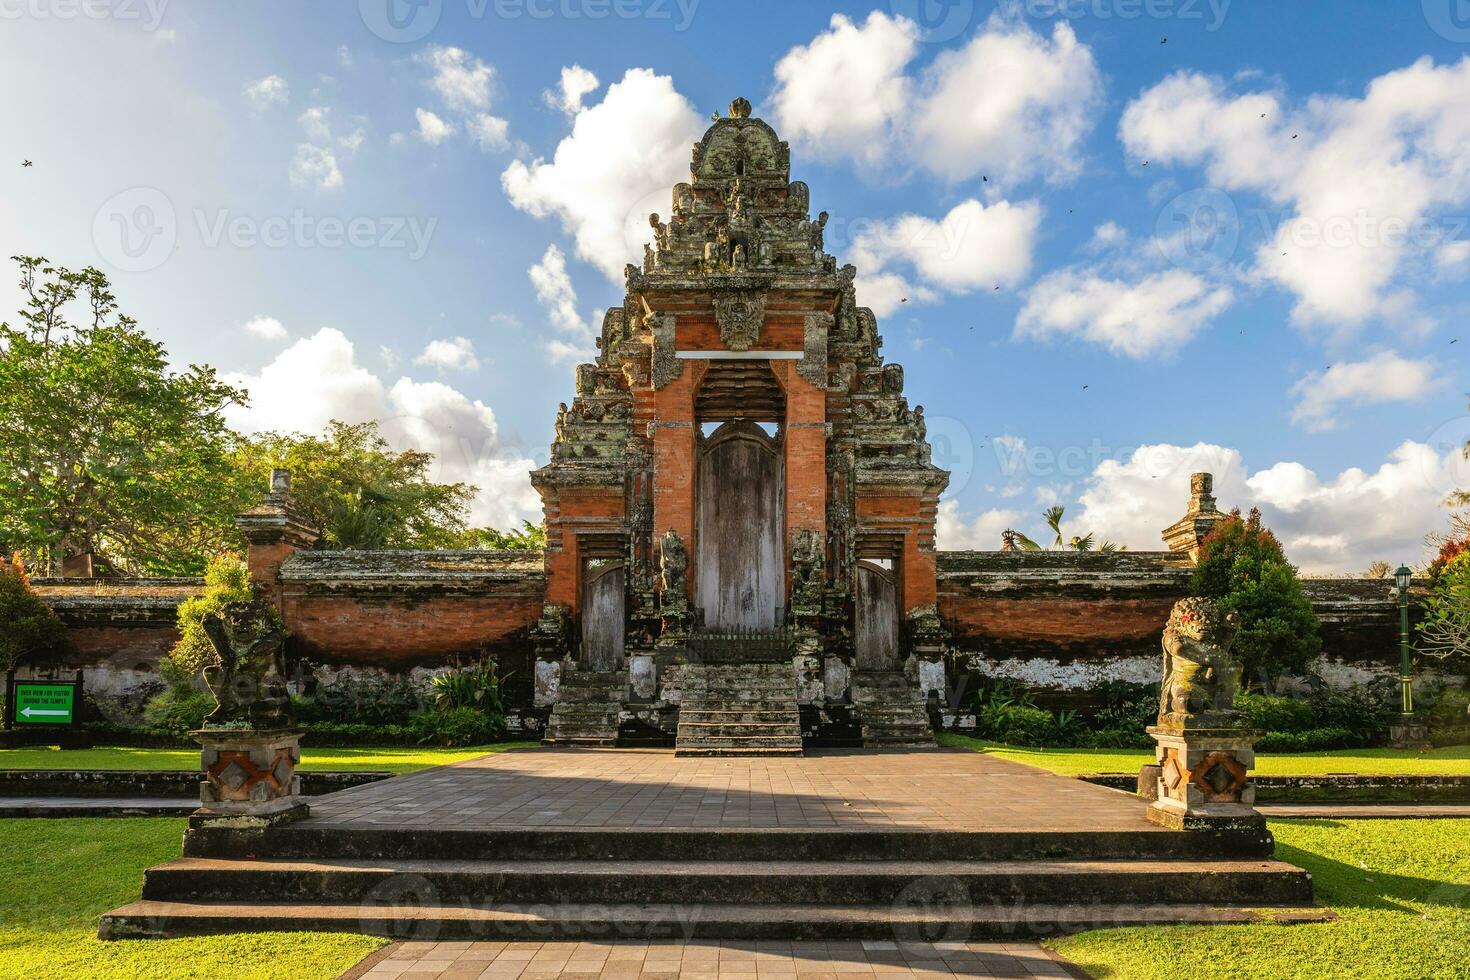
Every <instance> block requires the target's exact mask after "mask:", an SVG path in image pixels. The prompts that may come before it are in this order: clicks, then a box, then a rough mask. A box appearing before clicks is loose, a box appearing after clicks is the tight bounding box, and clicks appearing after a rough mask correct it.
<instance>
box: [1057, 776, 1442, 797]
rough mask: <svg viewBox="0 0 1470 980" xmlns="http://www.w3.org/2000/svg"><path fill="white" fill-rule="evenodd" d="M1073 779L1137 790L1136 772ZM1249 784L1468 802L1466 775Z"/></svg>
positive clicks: (1263, 792)
mask: <svg viewBox="0 0 1470 980" xmlns="http://www.w3.org/2000/svg"><path fill="white" fill-rule="evenodd" d="M1155 771H1157V770H1155ZM1077 778H1078V779H1081V780H1084V781H1085V782H1089V783H1096V784H1097V785H1099V786H1107V787H1108V788H1110V789H1121V790H1126V791H1128V792H1130V793H1132V792H1136V791H1137V789H1138V774H1137V773H1092V774H1088V775H1083V776H1078V777H1077ZM1251 785H1253V786H1255V788H1256V802H1257V803H1470V775H1467V776H1360V775H1354V774H1349V773H1332V774H1329V775H1325V776H1262V775H1259V774H1254V775H1252V776H1251Z"/></svg>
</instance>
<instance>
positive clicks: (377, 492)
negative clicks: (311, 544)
mask: <svg viewBox="0 0 1470 980" xmlns="http://www.w3.org/2000/svg"><path fill="white" fill-rule="evenodd" d="M235 460H236V465H237V466H238V468H239V469H240V470H241V471H242V472H244V473H246V474H248V477H249V479H250V481H251V485H252V486H254V487H264V486H266V480H267V477H268V474H269V473H270V470H271V469H272V468H273V467H277V466H284V467H286V468H287V469H289V470H290V471H291V494H292V496H293V497H294V498H295V501H296V507H297V509H298V510H300V511H301V512H302V513H303V514H304V515H305V516H306V517H307V518H308V519H309V520H310V521H311V523H312V524H313V525H315V526H316V527H318V528H320V529H321V532H322V547H325V548H344V549H354V550H366V549H381V548H454V547H460V546H462V542H463V539H464V536H465V534H466V532H467V528H466V524H465V512H466V510H467V509H468V505H469V501H470V498H471V497H472V496H473V495H474V493H475V488H474V487H473V486H470V485H468V484H465V483H434V482H433V481H432V480H430V479H429V472H430V469H431V467H432V465H433V462H434V457H433V455H432V454H430V453H423V452H417V451H415V450H407V451H404V452H395V451H394V450H392V449H391V448H390V447H389V445H388V443H387V441H386V440H384V439H383V437H382V435H380V434H379V432H378V424H377V423H376V422H359V423H355V424H349V423H346V422H335V421H334V422H331V423H330V424H329V425H328V426H327V431H326V432H325V434H323V435H321V436H305V435H299V434H292V435H282V434H280V433H276V432H269V433H266V434H264V435H261V436H257V437H255V438H253V439H251V440H249V441H248V442H246V443H245V444H243V445H242V446H241V447H240V448H239V450H238V451H237V452H236V454H235Z"/></svg>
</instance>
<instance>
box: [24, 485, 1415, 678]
mask: <svg viewBox="0 0 1470 980" xmlns="http://www.w3.org/2000/svg"><path fill="white" fill-rule="evenodd" d="M868 506H875V505H873V504H869V505H868ZM878 509H879V510H883V511H884V513H887V510H888V509H885V508H882V507H881V506H880V507H879V508H878ZM905 557H906V559H907V558H909V557H910V556H905ZM930 557H933V558H935V559H937V565H938V605H939V611H940V615H941V617H942V618H943V620H944V623H945V626H946V627H947V628H948V629H949V630H950V632H951V634H952V636H953V638H954V642H955V646H956V647H957V649H958V650H959V651H960V654H961V655H960V657H959V658H957V663H958V664H959V666H958V667H957V668H956V671H955V672H956V673H957V674H963V673H964V672H965V671H967V670H971V669H973V671H974V672H975V673H976V675H977V676H984V677H989V678H996V677H1007V678H1013V679H1015V680H1018V681H1020V682H1022V683H1024V684H1026V685H1027V686H1029V687H1031V688H1033V689H1036V690H1038V691H1041V692H1043V694H1044V695H1046V696H1045V697H1044V698H1043V700H1051V701H1054V702H1067V701H1073V702H1078V701H1084V700H1086V695H1085V694H1084V692H1085V691H1087V690H1088V689H1090V688H1093V687H1095V686H1096V685H1097V684H1098V683H1100V682H1102V681H1106V680H1126V681H1134V682H1149V681H1154V680H1157V679H1158V672H1159V660H1160V654H1159V642H1160V638H1161V635H1162V630H1163V624H1164V621H1165V620H1166V618H1167V617H1168V613H1169V609H1170V607H1171V606H1172V605H1173V603H1174V602H1175V601H1176V600H1177V599H1179V598H1181V597H1183V596H1184V595H1185V594H1186V592H1187V591H1188V584H1189V578H1190V570H1189V567H1188V565H1187V564H1186V563H1185V562H1183V561H1182V560H1181V559H1179V558H1178V557H1177V556H1174V555H1171V554H1168V553H1163V552H1127V553H1123V554H1117V555H1101V554H1077V553H1061V552H1058V553H1036V552H1029V553H1028V552H1022V553H1003V552H939V553H937V554H934V555H931V556H930ZM906 564H907V562H906ZM910 567H911V566H910ZM1305 584H1306V589H1307V593H1308V595H1309V596H1310V597H1311V598H1312V601H1313V604H1314V607H1315V608H1316V610H1317V613H1318V615H1319V616H1320V617H1321V620H1322V635H1323V648H1324V652H1323V657H1322V660H1321V661H1320V662H1319V664H1318V665H1317V670H1318V671H1319V672H1320V673H1321V674H1323V676H1325V677H1327V678H1328V679H1329V680H1331V681H1333V682H1335V683H1338V684H1348V683H1353V682H1362V681H1365V680H1368V679H1370V678H1372V677H1375V676H1392V675H1394V674H1395V673H1396V671H1397V664H1398V647H1397V642H1398V612H1397V604H1396V600H1395V596H1394V593H1393V586H1392V583H1391V582H1389V581H1387V580H1371V581H1370V580H1362V579H1308V580H1306V583H1305ZM281 588H282V593H283V595H284V602H285V610H286V616H287V621H288V624H289V625H290V628H291V630H292V633H293V638H292V642H293V644H295V650H296V652H298V653H301V654H304V655H305V656H306V657H307V658H309V659H310V660H311V661H314V662H316V663H320V664H322V665H323V666H324V667H326V668H327V669H328V670H340V669H363V668H371V669H381V670H384V671H387V672H390V673H403V672H408V671H415V670H419V671H422V670H432V669H436V668H440V667H443V666H446V665H448V664H451V663H454V662H456V661H462V660H465V659H469V658H474V657H478V656H481V655H490V656H493V657H494V658H495V659H496V660H497V661H498V662H499V663H500V664H501V665H502V669H504V670H506V671H508V672H511V673H513V675H514V676H513V678H512V680H511V682H510V691H509V692H508V693H509V695H510V697H511V700H512V703H513V704H517V705H520V704H526V705H529V704H530V702H531V685H532V681H533V664H532V663H531V660H532V644H531V638H530V632H531V629H532V627H533V626H534V624H535V621H536V618H537V616H538V615H539V614H540V612H541V604H542V601H543V599H544V597H545V588H546V583H545V574H544V571H543V570H542V556H541V555H540V553H491V552H396V553H363V552H359V553H350V552H336V553H334V552H298V553H296V554H295V555H293V556H292V557H291V558H290V559H288V560H287V561H286V562H285V563H284V564H283V565H282V567H281ZM37 589H38V591H39V592H40V594H41V596H42V597H43V598H44V599H45V600H46V601H47V602H48V603H50V604H51V605H52V607H53V608H55V609H56V610H57V612H58V614H59V615H60V616H61V618H62V620H63V622H65V623H66V624H67V626H68V628H69V633H70V637H71V641H72V644H73V647H74V651H73V653H72V654H71V655H70V656H69V657H68V662H67V666H68V667H69V668H70V669H76V668H78V667H80V668H84V669H86V670H87V671H88V673H89V677H90V680H89V685H90V686H91V687H92V689H93V690H96V691H100V692H105V693H108V694H113V695H118V696H122V695H125V694H126V692H128V691H129V690H140V689H146V688H147V687H148V686H150V685H153V686H156V685H157V684H158V676H157V663H158V660H159V658H160V657H162V656H163V655H164V654H165V653H167V651H168V649H169V648H170V647H171V646H172V645H173V643H174V642H175V640H176V639H177V633H176V631H175V629H174V617H175V610H176V607H177V605H178V603H179V602H181V601H182V600H183V599H184V598H186V597H187V596H189V595H193V594H197V593H198V592H199V591H200V589H201V584H200V583H199V582H198V580H193V579H185V580H149V581H107V582H87V581H79V580H67V581H62V580H40V581H38V582H37ZM956 679H957V678H952V687H953V684H954V681H955V680H956Z"/></svg>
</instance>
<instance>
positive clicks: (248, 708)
mask: <svg viewBox="0 0 1470 980" xmlns="http://www.w3.org/2000/svg"><path fill="white" fill-rule="evenodd" d="M201 625H202V626H203V629H204V635H205V636H207V637H209V642H210V644H211V645H212V646H213V647H214V650H215V654H216V656H217V658H218V663H216V664H212V665H210V666H207V667H205V668H204V683H205V684H206V685H208V687H209V692H210V693H211V694H213V695H214V700H215V709H214V710H213V711H211V712H210V713H209V715H208V717H206V718H205V719H204V724H205V726H206V727H208V726H218V725H224V724H229V723H240V722H248V723H249V724H250V725H251V726H252V727H253V728H256V729H272V728H287V727H289V726H290V725H291V723H292V718H291V699H290V696H289V695H288V693H287V690H286V661H285V643H286V630H285V627H283V626H282V625H281V620H280V617H279V616H277V615H276V611H275V607H273V606H272V605H271V604H270V603H269V602H267V601H266V600H264V599H252V600H250V601H248V602H232V603H230V604H228V605H226V606H225V607H224V608H223V609H222V610H220V612H217V613H209V614H208V615H206V616H205V617H204V620H203V623H202V624H201Z"/></svg>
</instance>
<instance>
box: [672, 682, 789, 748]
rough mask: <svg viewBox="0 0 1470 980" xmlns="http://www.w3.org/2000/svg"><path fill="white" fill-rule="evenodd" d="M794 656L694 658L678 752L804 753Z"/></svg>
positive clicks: (683, 700) (682, 702) (676, 745)
mask: <svg viewBox="0 0 1470 980" xmlns="http://www.w3.org/2000/svg"><path fill="white" fill-rule="evenodd" d="M801 752H802V749H801V712H800V710H799V709H798V708H797V706H796V674H795V672H794V671H793V669H792V666H791V662H790V661H789V660H788V661H784V662H782V661H772V662H765V663H698V662H695V663H689V664H687V665H686V666H685V667H684V691H683V695H682V697H681V700H680V703H679V731H678V736H677V737H676V738H675V740H674V754H675V755H681V756H701V755H704V756H720V755H801Z"/></svg>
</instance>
